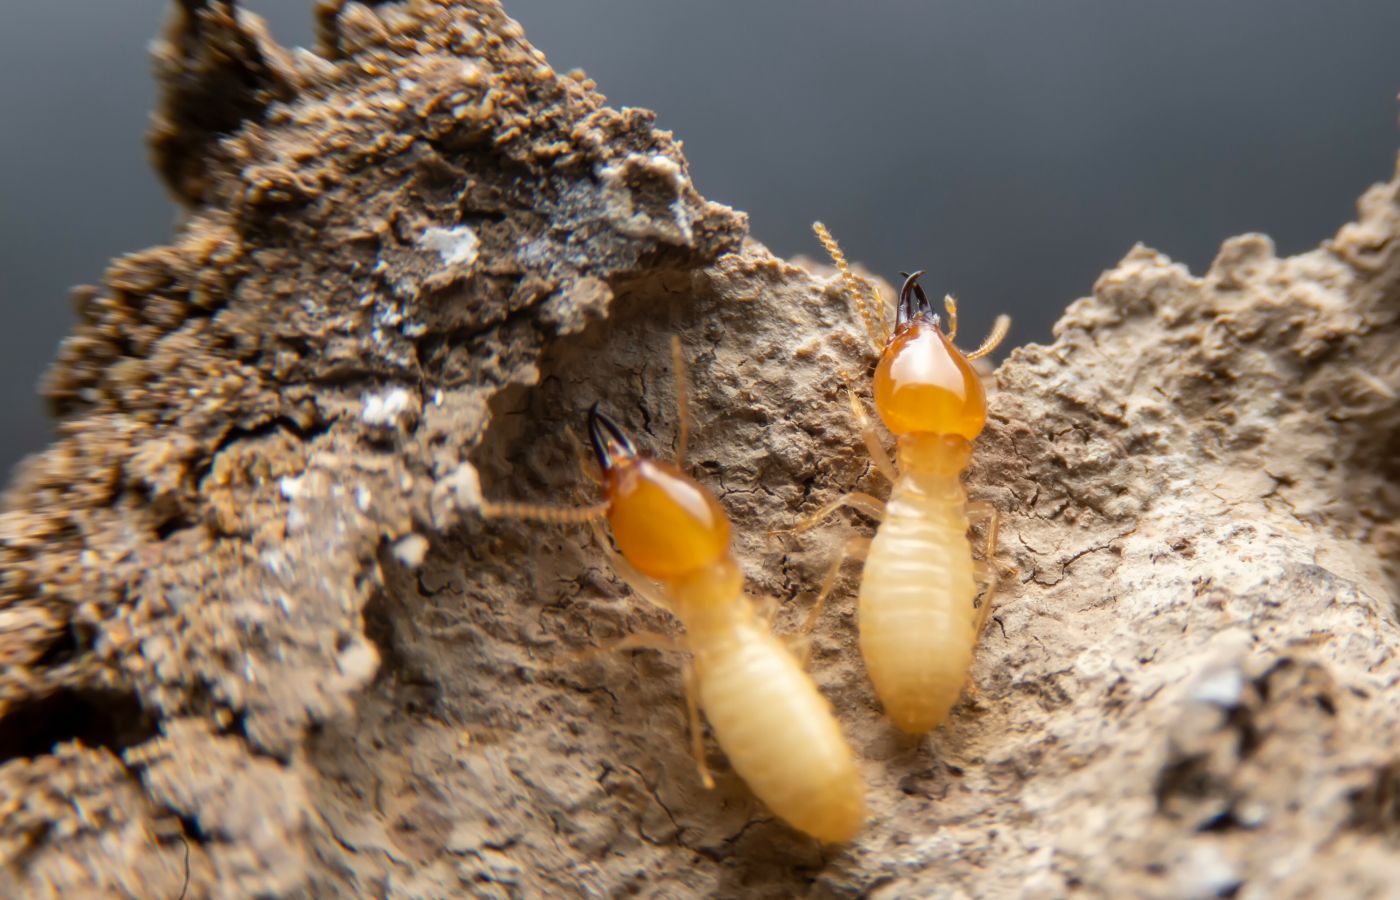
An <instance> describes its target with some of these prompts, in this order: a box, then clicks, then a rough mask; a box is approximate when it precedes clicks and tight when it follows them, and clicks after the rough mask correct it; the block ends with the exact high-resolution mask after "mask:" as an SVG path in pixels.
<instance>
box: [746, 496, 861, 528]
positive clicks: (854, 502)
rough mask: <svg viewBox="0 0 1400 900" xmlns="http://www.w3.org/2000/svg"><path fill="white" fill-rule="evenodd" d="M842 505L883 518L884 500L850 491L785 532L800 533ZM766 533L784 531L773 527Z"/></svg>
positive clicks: (804, 517)
mask: <svg viewBox="0 0 1400 900" xmlns="http://www.w3.org/2000/svg"><path fill="white" fill-rule="evenodd" d="M843 506H849V507H851V508H852V509H858V510H860V511H861V512H863V513H865V514H866V515H867V516H870V517H871V518H872V519H874V520H875V521H877V522H879V521H881V520H882V519H884V518H885V501H883V500H881V499H880V498H879V497H873V496H871V495H870V494H865V493H862V492H860V491H851V492H850V493H848V494H842V495H841V496H839V497H837V498H836V499H835V500H832V501H831V502H830V503H828V504H826V505H825V506H823V507H822V508H821V509H819V510H817V511H816V512H814V513H812V514H811V515H808V516H803V517H802V518H800V519H798V520H797V524H796V525H794V526H792V527H791V528H789V529H786V533H792V534H801V533H802V532H804V531H806V530H807V529H809V528H812V527H813V526H815V525H816V524H817V523H818V522H820V521H822V520H823V519H825V518H826V517H827V516H829V515H831V514H832V513H834V512H836V510H838V509H840V508H841V507H843ZM768 533H769V534H783V533H785V531H784V529H775V530H773V531H770V532H768Z"/></svg>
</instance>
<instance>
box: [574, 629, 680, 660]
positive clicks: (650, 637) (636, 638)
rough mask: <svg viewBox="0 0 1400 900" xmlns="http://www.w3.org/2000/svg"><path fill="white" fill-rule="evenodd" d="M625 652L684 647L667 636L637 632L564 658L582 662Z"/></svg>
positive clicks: (678, 649)
mask: <svg viewBox="0 0 1400 900" xmlns="http://www.w3.org/2000/svg"><path fill="white" fill-rule="evenodd" d="M625 650H669V651H675V652H683V651H684V650H685V646H684V645H683V644H682V643H681V642H680V641H679V640H677V639H676V638H674V637H672V636H671V635H669V634H660V633H658V632H655V631H639V632H637V633H636V634H629V635H627V637H624V638H618V639H617V640H615V641H613V642H611V643H608V644H603V645H601V646H598V647H590V648H588V649H587V650H581V651H579V652H578V653H572V654H568V655H567V656H566V657H565V658H566V659H568V660H569V661H570V662H583V661H584V660H588V659H594V658H596V657H599V656H605V655H607V654H609V653H622V652H623V651H625Z"/></svg>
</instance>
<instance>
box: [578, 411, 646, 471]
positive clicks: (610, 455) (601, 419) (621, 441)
mask: <svg viewBox="0 0 1400 900" xmlns="http://www.w3.org/2000/svg"><path fill="white" fill-rule="evenodd" d="M588 438H589V440H590V441H591V442H592V443H593V453H594V454H595V455H596V456H597V457H598V465H599V467H600V468H602V470H603V471H604V472H607V471H609V470H610V469H612V467H613V466H615V465H617V463H618V461H619V460H622V459H634V458H635V457H636V456H637V448H636V447H634V446H632V440H631V438H629V437H627V432H625V431H623V430H622V428H621V426H619V425H618V424H617V423H616V422H614V421H613V420H612V419H609V418H608V417H607V416H605V415H604V414H603V413H601V412H599V411H598V404H597V403H594V404H593V406H592V408H590V409H589V410H588Z"/></svg>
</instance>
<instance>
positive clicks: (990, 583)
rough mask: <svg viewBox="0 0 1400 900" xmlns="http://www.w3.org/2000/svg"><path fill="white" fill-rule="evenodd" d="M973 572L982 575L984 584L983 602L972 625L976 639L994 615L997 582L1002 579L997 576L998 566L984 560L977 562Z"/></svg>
mask: <svg viewBox="0 0 1400 900" xmlns="http://www.w3.org/2000/svg"><path fill="white" fill-rule="evenodd" d="M973 572H975V573H980V574H981V575H982V577H983V582H982V601H981V603H980V605H979V606H978V607H977V619H976V621H974V622H973V623H972V633H973V635H974V636H975V637H981V636H982V629H983V628H985V627H986V626H987V619H988V618H989V617H990V616H991V614H992V598H994V597H995V596H996V593H997V582H998V581H1000V578H999V577H998V575H997V569H996V566H994V565H992V564H991V563H989V562H984V561H983V560H977V561H976V562H975V563H974V564H973Z"/></svg>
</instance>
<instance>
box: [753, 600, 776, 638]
mask: <svg viewBox="0 0 1400 900" xmlns="http://www.w3.org/2000/svg"><path fill="white" fill-rule="evenodd" d="M782 606H783V604H782V602H781V601H780V600H779V599H778V598H777V597H768V596H764V597H759V598H758V599H756V600H754V602H753V610H754V614H755V615H757V616H758V617H759V618H760V619H762V620H763V624H764V625H767V626H768V630H769V631H772V630H773V620H774V619H776V618H778V610H779V609H781V608H782Z"/></svg>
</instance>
